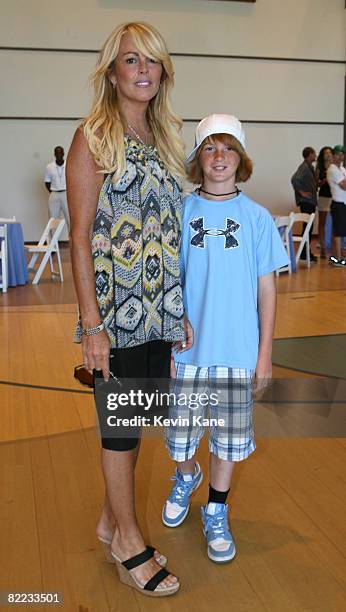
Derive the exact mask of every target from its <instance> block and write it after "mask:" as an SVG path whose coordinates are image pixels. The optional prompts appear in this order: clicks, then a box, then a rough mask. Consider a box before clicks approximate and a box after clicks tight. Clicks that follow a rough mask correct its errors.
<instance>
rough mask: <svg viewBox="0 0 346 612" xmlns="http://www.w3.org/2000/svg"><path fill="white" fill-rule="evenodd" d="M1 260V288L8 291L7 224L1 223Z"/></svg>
mask: <svg viewBox="0 0 346 612" xmlns="http://www.w3.org/2000/svg"><path fill="white" fill-rule="evenodd" d="M0 260H1V280H0V289H2V292H3V293H6V291H7V286H8V257H7V226H6V225H0Z"/></svg>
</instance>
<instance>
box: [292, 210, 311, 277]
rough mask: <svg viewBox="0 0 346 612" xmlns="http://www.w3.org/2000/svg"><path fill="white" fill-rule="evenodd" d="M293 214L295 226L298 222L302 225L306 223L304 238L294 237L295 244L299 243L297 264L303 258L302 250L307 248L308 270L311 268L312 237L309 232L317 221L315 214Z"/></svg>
mask: <svg viewBox="0 0 346 612" xmlns="http://www.w3.org/2000/svg"><path fill="white" fill-rule="evenodd" d="M291 214H292V217H293V224H294V223H296V222H297V221H300V222H301V223H306V226H305V230H304V232H303V235H302V236H295V235H293V242H298V243H299V247H298V251H297V253H296V263H297V264H298V261H299V260H300V257H301V254H302V250H303V248H304V246H305V247H306V265H307V267H308V268H310V237H309V232H310V229H311V226H312V224H313V222H314V219H315V213H311V214H310V215H308V214H307V213H291ZM293 224H292V225H293Z"/></svg>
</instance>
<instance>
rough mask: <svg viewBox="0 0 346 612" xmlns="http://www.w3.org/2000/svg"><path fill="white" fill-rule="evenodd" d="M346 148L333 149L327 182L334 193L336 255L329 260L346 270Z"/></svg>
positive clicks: (333, 218)
mask: <svg viewBox="0 0 346 612" xmlns="http://www.w3.org/2000/svg"><path fill="white" fill-rule="evenodd" d="M344 156H345V148H344V147H343V146H342V145H336V146H335V147H334V149H333V163H332V164H330V166H329V168H328V170H327V180H328V183H329V186H330V190H331V192H332V204H331V207H330V212H331V215H332V220H333V236H334V244H335V255H332V256H331V257H330V259H329V261H330V263H331V264H333V266H336V267H337V268H346V260H345V259H343V258H342V254H341V238H343V237H344V236H346V170H345V168H344V166H343V161H344Z"/></svg>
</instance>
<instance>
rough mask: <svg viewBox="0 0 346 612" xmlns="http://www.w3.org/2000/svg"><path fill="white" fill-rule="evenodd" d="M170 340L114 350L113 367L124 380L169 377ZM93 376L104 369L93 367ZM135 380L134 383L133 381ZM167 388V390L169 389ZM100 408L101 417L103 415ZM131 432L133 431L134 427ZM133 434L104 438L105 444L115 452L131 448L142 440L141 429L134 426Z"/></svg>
mask: <svg viewBox="0 0 346 612" xmlns="http://www.w3.org/2000/svg"><path fill="white" fill-rule="evenodd" d="M171 347H172V343H171V342H165V341H164V340H152V341H151V342H146V343H145V344H140V345H139V346H134V347H131V348H121V349H111V354H110V357H111V359H110V370H111V372H112V373H113V374H114V376H116V377H118V378H119V379H120V380H121V379H130V380H131V379H142V380H143V379H149V380H150V381H151V382H152V380H155V379H161V378H162V379H165V382H168V380H169V377H170V364H171ZM94 376H95V377H97V378H103V377H102V372H100V371H96V370H94ZM132 382H134V381H133V380H132ZM167 391H168V389H167ZM96 407H97V412H98V417H99V420H100V418H102V414H101V412H100V411H99V409H98V406H97V405H96ZM131 431H132V430H131ZM133 432H134V437H125V438H121V437H118V438H102V447H103V448H106V449H107V450H113V451H128V450H131V449H133V448H135V447H136V446H137V444H138V442H139V436H140V434H141V432H140V430H138V432H136V430H135V428H134V429H133Z"/></svg>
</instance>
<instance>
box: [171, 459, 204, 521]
mask: <svg viewBox="0 0 346 612" xmlns="http://www.w3.org/2000/svg"><path fill="white" fill-rule="evenodd" d="M200 473H201V477H200V479H199V481H198V483H197V485H196V486H195V487H194V489H192V493H191V495H193V494H194V492H195V491H197V489H198V487H200V486H201V484H202V482H203V472H202V470H201V472H200ZM189 510H190V504H189V505H188V507H187V508H186V511H185V514H183V516H182V517H181V518H180V519H179V522H178V523H175V524H174V525H172V524H171V523H166V521H165V518H164V512H165V508H163V509H162V522H163V524H164V525H166V527H172V528H173V529H174V528H175V527H179V525H181V524H182V523H183V522H184V521H185V519H186V517H187V515H188V514H189Z"/></svg>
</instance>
